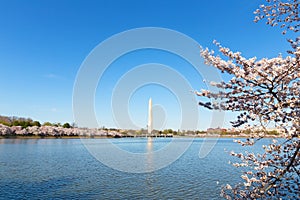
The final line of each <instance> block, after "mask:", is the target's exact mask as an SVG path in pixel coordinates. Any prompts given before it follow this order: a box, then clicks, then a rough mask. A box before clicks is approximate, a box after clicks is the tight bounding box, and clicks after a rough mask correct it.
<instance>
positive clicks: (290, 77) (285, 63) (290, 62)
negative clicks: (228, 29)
mask: <svg viewBox="0 0 300 200" xmlns="http://www.w3.org/2000/svg"><path fill="white" fill-rule="evenodd" d="M299 2H300V1H299V0H293V1H287V2H282V1H277V0H272V1H271V0H267V5H261V6H260V9H258V10H256V11H255V14H256V18H255V20H254V21H255V22H257V21H259V20H261V19H264V18H266V19H267V24H269V25H271V26H276V25H279V26H280V27H281V28H283V29H284V32H283V33H284V34H285V33H286V31H291V32H294V33H297V32H298V31H299V27H300V25H299V21H300V20H299ZM288 42H289V43H290V44H291V47H292V50H290V51H288V53H289V54H288V56H286V57H283V56H281V55H279V56H278V57H275V58H271V59H267V58H263V59H257V58H256V57H253V58H249V59H248V58H245V57H243V56H242V55H241V53H240V52H232V51H231V50H230V49H229V48H226V47H223V46H221V44H219V43H218V42H214V43H215V44H216V46H217V47H218V49H219V51H220V52H221V55H216V54H215V52H214V51H212V50H209V49H202V50H201V55H202V57H203V58H204V59H205V62H206V64H208V65H211V66H213V67H216V68H217V69H219V70H220V71H221V72H223V73H228V74H230V75H231V77H232V78H231V79H230V80H229V81H227V82H221V83H211V84H212V85H213V86H216V87H217V88H219V89H220V91H219V92H211V91H208V90H202V91H199V92H196V94H197V95H198V96H201V97H206V98H208V100H209V101H208V102H200V103H199V105H201V106H203V107H206V108H208V109H215V110H218V109H222V110H225V111H237V112H238V113H239V115H238V117H237V119H236V120H235V121H233V122H231V123H232V125H233V127H240V126H242V127H243V128H246V129H250V130H251V136H250V138H249V139H245V140H243V141H242V140H237V141H236V142H238V143H240V144H241V145H243V146H246V145H253V144H254V143H255V142H256V141H257V140H259V139H261V138H263V137H264V136H265V134H266V127H267V126H268V124H270V123H271V124H274V125H276V127H277V128H278V129H281V130H283V133H282V137H283V138H282V139H279V140H278V141H277V140H273V142H272V143H270V144H269V145H266V146H263V153H256V154H255V153H251V152H245V153H235V152H230V154H231V155H232V156H235V157H237V158H239V162H237V163H233V165H234V166H236V167H242V168H243V169H244V173H243V175H242V176H241V178H242V179H243V180H244V182H243V183H240V184H238V185H235V186H231V185H229V184H227V185H226V186H224V187H223V189H222V193H221V195H222V196H223V197H225V198H226V199H259V198H262V199H265V198H267V199H273V198H276V199H279V198H282V197H284V198H291V199H300V45H299V43H300V38H299V37H298V38H296V39H295V40H288ZM214 99H218V100H219V101H214V102H213V101H212V100H214ZM211 102H213V103H211Z"/></svg>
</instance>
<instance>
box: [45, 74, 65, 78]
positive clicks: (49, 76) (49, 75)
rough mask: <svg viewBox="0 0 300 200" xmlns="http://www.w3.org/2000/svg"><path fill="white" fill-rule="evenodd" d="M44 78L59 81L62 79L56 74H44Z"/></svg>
mask: <svg viewBox="0 0 300 200" xmlns="http://www.w3.org/2000/svg"><path fill="white" fill-rule="evenodd" d="M44 77H46V78H50V79H61V78H62V77H60V76H58V75H56V74H52V73H50V74H46V75H44Z"/></svg>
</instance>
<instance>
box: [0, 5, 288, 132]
mask: <svg viewBox="0 0 300 200" xmlns="http://www.w3.org/2000/svg"><path fill="white" fill-rule="evenodd" d="M261 2H262V1H256V0H226V1H224V0H216V1H196V0H195V1H173V0H166V1H161V0H152V1H138V0H136V1H133V0H128V1H121V0H118V1H117V0H110V1H100V0H99V1H91V0H87V1H79V0H73V1H71V0H70V1H67V0H50V1H48V0H43V1H40V0H27V1H22V0H6V1H0V85H1V92H0V99H1V100H0V114H1V115H6V116H23V117H30V118H32V119H34V120H39V121H41V122H45V121H50V122H62V123H64V122H73V114H72V113H73V112H72V92H73V85H74V81H75V79H76V75H77V72H78V70H79V68H80V66H81V64H82V62H83V61H84V59H85V58H86V57H87V55H88V54H89V53H90V52H91V51H92V50H93V49H94V48H95V47H96V46H97V45H98V44H99V43H100V42H102V41H104V40H105V39H107V38H109V37H111V36H112V35H114V34H117V33H120V32H123V31H126V30H129V29H133V28H140V27H163V28H168V29H173V30H176V31H179V32H181V33H183V34H186V35H187V36H189V37H191V38H193V39H194V40H196V41H197V42H198V43H199V44H200V45H202V46H204V47H209V48H215V47H214V45H213V44H212V41H213V40H214V39H216V40H218V41H219V42H221V43H222V45H224V46H228V47H230V48H231V49H232V50H238V51H241V52H242V53H243V55H244V56H246V57H253V56H257V57H258V58H262V57H274V56H277V55H278V53H283V54H285V52H286V50H287V49H289V45H288V43H287V42H286V38H287V37H288V36H283V35H281V30H280V29H278V28H270V27H269V26H266V25H265V22H259V23H254V22H253V19H254V14H253V11H254V10H255V9H256V8H257V7H258V5H259V3H261ZM154 62H156V63H162V64H166V65H168V66H169V67H171V68H173V69H174V70H176V71H178V72H179V73H181V74H183V75H184V77H185V78H186V79H187V80H189V82H190V84H191V86H192V87H193V88H194V89H201V88H205V85H204V84H203V82H202V77H201V76H199V75H196V73H195V71H194V69H193V68H192V67H191V66H189V64H188V63H186V62H185V61H184V60H182V59H179V58H178V57H176V55H172V54H170V53H167V52H162V51H157V50H145V51H140V52H139V51H137V52H133V53H132V54H128V55H126V56H123V57H122V58H120V60H118V61H117V62H115V63H114V64H113V65H112V66H111V68H109V69H108V70H107V72H106V75H107V76H104V77H103V80H101V82H100V83H101V84H100V85H99V87H98V89H97V93H96V96H95V99H96V103H95V112H96V113H97V117H98V121H99V126H106V127H116V123H115V121H114V118H113V115H112V113H111V94H112V91H113V88H114V87H115V85H116V84H117V82H118V80H119V79H120V78H121V77H122V75H124V74H125V73H126V70H127V71H128V70H130V69H132V68H134V67H136V66H137V65H141V64H144V63H154ZM121 66H125V68H124V67H123V68H121ZM223 78H224V79H226V78H228V77H226V76H225V77H223ZM149 97H152V98H153V104H155V105H157V106H156V111H157V113H156V114H157V115H161V116H166V119H165V120H166V122H165V123H164V125H163V126H162V125H161V126H162V127H161V128H173V129H178V128H179V124H180V115H181V113H180V109H179V105H178V101H177V100H176V98H175V96H174V94H172V93H171V92H170V91H168V89H167V88H162V87H159V86H157V85H152V86H145V87H142V88H140V89H138V90H137V91H135V92H134V94H133V95H132V98H131V99H130V101H129V103H128V109H129V113H130V116H131V118H132V120H133V121H134V122H135V124H136V125H137V126H138V127H140V128H145V126H146V122H147V104H148V102H147V101H148V98H149ZM198 109H199V126H198V128H199V129H206V128H207V127H209V120H208V118H209V116H210V113H209V112H208V111H205V110H203V109H201V108H198ZM232 117H233V115H231V114H229V115H227V117H226V121H229V120H230V119H232ZM157 124H161V123H160V122H157ZM224 126H225V127H228V126H229V123H227V122H226V123H225V124H224ZM126 128H130V127H126Z"/></svg>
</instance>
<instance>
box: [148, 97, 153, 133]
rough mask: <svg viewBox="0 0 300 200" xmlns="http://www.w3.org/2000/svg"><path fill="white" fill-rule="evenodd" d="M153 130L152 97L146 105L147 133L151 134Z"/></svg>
mask: <svg viewBox="0 0 300 200" xmlns="http://www.w3.org/2000/svg"><path fill="white" fill-rule="evenodd" d="M152 130H153V121H152V99H151V98H150V99H149V105H148V134H151V133H152Z"/></svg>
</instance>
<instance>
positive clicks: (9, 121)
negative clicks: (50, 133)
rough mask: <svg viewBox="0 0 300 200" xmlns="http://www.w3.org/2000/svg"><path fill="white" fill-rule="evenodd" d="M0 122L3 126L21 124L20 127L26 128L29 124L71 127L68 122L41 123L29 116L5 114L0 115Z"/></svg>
mask: <svg viewBox="0 0 300 200" xmlns="http://www.w3.org/2000/svg"><path fill="white" fill-rule="evenodd" d="M0 124H3V125H5V126H10V127H11V126H21V127H22V128H27V127H29V126H38V127H40V126H55V127H63V128H72V127H73V126H71V125H70V124H69V123H64V124H61V123H51V122H45V123H43V124H41V123H40V122H39V121H34V120H32V119H31V118H24V117H15V116H13V117H7V116H1V115H0Z"/></svg>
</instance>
